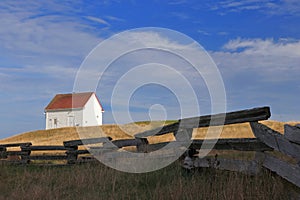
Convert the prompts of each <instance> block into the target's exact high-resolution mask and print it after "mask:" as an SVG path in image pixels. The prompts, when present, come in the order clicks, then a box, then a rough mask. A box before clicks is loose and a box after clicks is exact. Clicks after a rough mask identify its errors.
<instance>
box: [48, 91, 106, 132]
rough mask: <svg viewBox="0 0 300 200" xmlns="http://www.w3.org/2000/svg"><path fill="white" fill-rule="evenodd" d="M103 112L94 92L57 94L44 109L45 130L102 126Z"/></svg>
mask: <svg viewBox="0 0 300 200" xmlns="http://www.w3.org/2000/svg"><path fill="white" fill-rule="evenodd" d="M103 112H104V110H103V108H102V106H101V103H100V101H99V99H98V97H97V96H96V94H95V93H94V92H85V93H73V94H57V95H56V96H55V97H54V98H53V99H52V100H51V102H50V103H49V104H48V106H47V107H46V108H45V115H46V129H52V128H61V127H70V126H97V125H102V114H103Z"/></svg>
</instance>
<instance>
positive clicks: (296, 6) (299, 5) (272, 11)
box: [209, 0, 300, 15]
mask: <svg viewBox="0 0 300 200" xmlns="http://www.w3.org/2000/svg"><path fill="white" fill-rule="evenodd" d="M209 7H210V9H211V10H217V11H219V12H220V13H222V14H225V13H229V12H242V11H247V10H248V11H251V10H258V11H261V12H263V13H265V14H268V15H299V13H300V1H298V0H279V1H275V0H263V1H261V0H244V1H237V0H224V1H220V2H217V3H212V4H209Z"/></svg>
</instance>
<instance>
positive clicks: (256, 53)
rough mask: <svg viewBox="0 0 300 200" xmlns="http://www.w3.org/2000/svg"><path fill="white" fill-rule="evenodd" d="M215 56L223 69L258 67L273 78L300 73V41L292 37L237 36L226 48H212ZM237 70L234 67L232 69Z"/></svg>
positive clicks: (284, 78) (292, 76) (283, 78)
mask: <svg viewBox="0 0 300 200" xmlns="http://www.w3.org/2000/svg"><path fill="white" fill-rule="evenodd" d="M212 56H213V58H214V59H215V61H216V62H217V63H218V64H219V65H220V67H221V68H224V69H234V70H236V71H237V72H238V71H240V70H246V69H248V70H249V69H257V70H260V71H261V72H269V74H267V73H266V74H265V75H266V76H270V77H272V76H273V78H274V75H278V74H280V73H282V72H283V71H285V72H286V73H288V74H289V76H285V75H284V74H283V75H282V76H280V77H277V78H276V79H274V80H278V81H280V80H287V79H288V78H290V79H294V78H295V76H294V75H295V74H298V75H299V73H300V70H299V69H300V41H299V40H292V39H281V40H278V41H274V40H273V39H265V40H263V39H241V38H238V39H235V40H231V41H229V42H228V43H227V44H225V45H224V51H219V52H213V53H212ZM233 72H234V71H233Z"/></svg>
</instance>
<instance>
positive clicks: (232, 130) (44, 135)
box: [0, 120, 299, 145]
mask: <svg viewBox="0 0 300 200" xmlns="http://www.w3.org/2000/svg"><path fill="white" fill-rule="evenodd" d="M172 122H174V121H168V122H166V123H165V124H170V123H172ZM262 123H263V124H265V125H267V126H269V127H270V128H272V129H274V130H276V131H278V132H280V133H283V132H284V128H283V127H284V124H291V125H295V124H297V122H278V121H272V120H268V121H262ZM298 123H299V122H298ZM161 125H163V124H162V122H156V123H152V124H151V126H150V125H149V123H148V122H137V123H130V124H126V125H120V126H118V125H102V126H94V127H77V128H76V127H67V128H59V129H49V130H37V131H30V132H26V133H22V134H18V135H15V136H12V137H9V138H5V139H2V140H0V144H1V143H2V144H4V143H17V142H31V143H32V144H33V145H62V144H63V141H68V140H77V139H80V138H91V137H103V136H110V137H111V138H113V139H126V138H132V137H133V135H134V134H136V133H139V132H142V131H145V130H149V129H151V128H154V127H159V126H161ZM206 132H207V128H198V129H194V132H193V138H197V139H201V138H204V137H205V135H206ZM220 137H221V138H246V137H248V138H251V137H254V135H253V133H252V131H251V128H250V125H249V123H242V124H233V125H226V126H224V127H223V131H222V133H221V136H220ZM173 139H174V137H173V136H172V134H167V135H165V136H160V137H156V138H154V137H153V138H151V137H150V138H149V140H150V142H158V141H162V140H164V141H165V140H173Z"/></svg>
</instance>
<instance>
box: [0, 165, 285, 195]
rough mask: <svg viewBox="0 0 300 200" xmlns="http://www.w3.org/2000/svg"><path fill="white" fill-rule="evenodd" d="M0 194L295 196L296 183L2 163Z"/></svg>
mask: <svg viewBox="0 0 300 200" xmlns="http://www.w3.org/2000/svg"><path fill="white" fill-rule="evenodd" d="M0 169H1V170H0V177H1V178H0V188H1V191H0V199H25V200H26V199H43V200H44V199H45V200H47V199H66V200H68V199H91V200H93V199H142V200H143V199H158V200H159V199H174V200H176V199H193V200H194V199H212V200H218V199H222V200H226V199H227V200H228V199H230V200H247V199H249V200H250V199H251V200H252V199H260V200H264V199H265V200H268V199H272V200H277V199H278V200H279V199H280V200H281V199H290V195H291V193H290V188H291V185H290V184H289V183H287V182H285V181H284V180H282V179H281V178H279V177H277V176H276V177H274V176H273V175H272V174H271V173H270V172H267V171H264V172H263V173H262V174H261V175H260V176H255V177H253V176H249V175H244V174H240V173H233V172H227V171H215V170H210V169H202V170H201V171H198V172H194V173H188V174H187V173H186V172H185V171H182V169H181V167H180V165H179V163H173V164H172V165H170V166H168V167H167V168H164V169H161V170H158V171H155V172H151V173H145V174H128V173H123V172H119V171H115V170H113V169H110V168H108V167H105V166H103V165H102V164H100V163H90V164H84V165H75V166H62V167H53V166H52V167H50V166H32V165H29V166H10V165H7V164H4V163H2V164H1V163H0Z"/></svg>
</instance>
